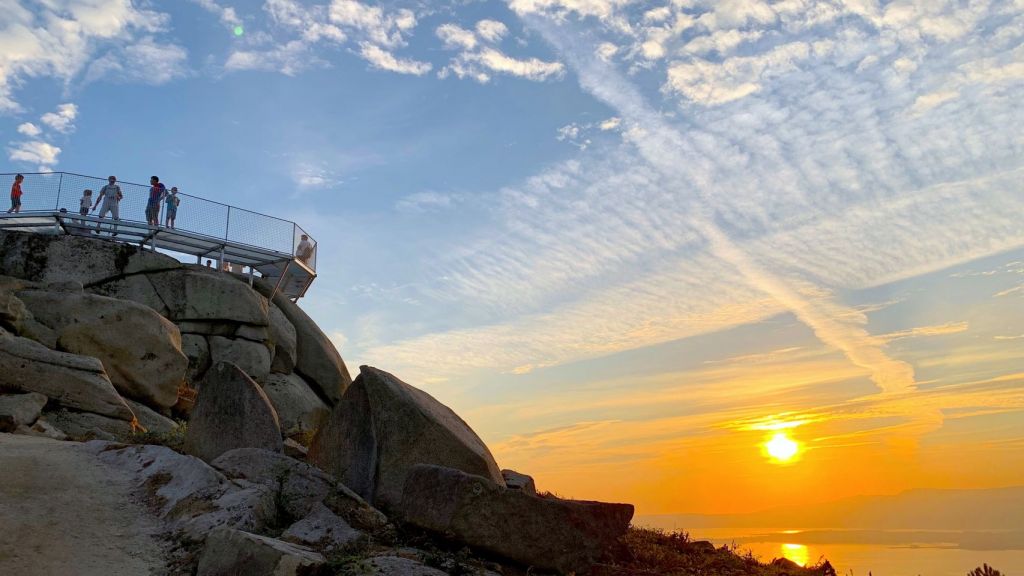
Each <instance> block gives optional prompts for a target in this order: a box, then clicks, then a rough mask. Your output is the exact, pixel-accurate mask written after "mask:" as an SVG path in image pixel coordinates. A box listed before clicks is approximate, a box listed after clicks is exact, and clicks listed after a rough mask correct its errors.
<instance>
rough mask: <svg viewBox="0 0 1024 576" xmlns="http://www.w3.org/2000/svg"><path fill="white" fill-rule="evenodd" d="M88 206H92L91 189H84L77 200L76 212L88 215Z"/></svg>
mask: <svg viewBox="0 0 1024 576" xmlns="http://www.w3.org/2000/svg"><path fill="white" fill-rule="evenodd" d="M90 208H92V190H89V189H86V190H85V192H83V193H82V199H81V200H79V201H78V213H79V214H81V215H82V216H88V215H89V209H90Z"/></svg>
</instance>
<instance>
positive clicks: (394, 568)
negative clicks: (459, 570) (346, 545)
mask: <svg viewBox="0 0 1024 576" xmlns="http://www.w3.org/2000/svg"><path fill="white" fill-rule="evenodd" d="M359 567H360V569H361V570H362V574H366V575H367V576H447V574H448V572H444V571H443V570H438V569H437V568H431V567H429V566H424V565H423V564H421V563H419V562H417V561H415V560H413V559H411V558H403V557H401V556H374V557H373V558H367V559H366V560H362V561H360V562H359Z"/></svg>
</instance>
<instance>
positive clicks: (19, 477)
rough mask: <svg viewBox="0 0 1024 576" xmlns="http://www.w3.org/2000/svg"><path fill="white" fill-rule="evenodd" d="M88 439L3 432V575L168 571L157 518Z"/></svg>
mask: <svg viewBox="0 0 1024 576" xmlns="http://www.w3.org/2000/svg"><path fill="white" fill-rule="evenodd" d="M130 491H131V490H130V485H129V483H128V479H127V477H126V476H125V475H124V474H123V473H121V472H120V471H119V470H117V469H116V468H111V467H109V466H106V465H104V464H103V463H101V462H99V461H98V460H97V459H96V457H95V456H93V455H91V454H89V453H88V452H86V451H85V450H84V449H83V448H82V445H81V444H78V443H75V442H57V441H55V440H46V439H42V438H32V437H27V436H14V435H12V434H0V574H12V575H13V574H18V575H21V576H37V575H38V576H43V575H47V576H49V575H54V576H56V575H66V574H75V575H77V576H122V575H123V576H137V575H146V574H158V573H160V572H162V571H163V566H164V560H163V558H164V556H163V553H162V551H161V548H160V545H159V543H158V541H157V540H156V539H155V538H154V537H153V534H155V533H156V532H157V530H158V524H157V521H156V519H155V518H153V516H152V515H150V514H149V513H148V512H147V511H146V510H145V509H143V508H142V507H141V506H140V505H138V504H136V503H135V502H134V501H133V500H132V498H131V497H130V496H129V494H130Z"/></svg>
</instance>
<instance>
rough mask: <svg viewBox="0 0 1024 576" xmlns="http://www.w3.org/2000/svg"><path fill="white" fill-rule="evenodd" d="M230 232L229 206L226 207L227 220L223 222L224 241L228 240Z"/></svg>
mask: <svg viewBox="0 0 1024 576" xmlns="http://www.w3.org/2000/svg"><path fill="white" fill-rule="evenodd" d="M230 232H231V206H228V219H227V220H226V221H225V222H224V239H225V240H227V239H228V234H230Z"/></svg>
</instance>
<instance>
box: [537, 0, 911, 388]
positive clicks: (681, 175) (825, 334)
mask: <svg viewBox="0 0 1024 576" xmlns="http://www.w3.org/2000/svg"><path fill="white" fill-rule="evenodd" d="M522 18H523V20H524V21H525V22H526V23H527V24H528V25H529V26H530V27H532V28H533V29H535V30H536V31H538V32H539V33H540V34H541V35H542V36H543V37H544V38H545V39H546V40H547V41H548V42H549V43H550V44H551V45H552V46H554V47H555V49H556V50H557V51H558V52H559V53H560V54H561V55H562V56H563V57H564V58H565V60H566V61H567V62H568V63H569V65H570V66H571V67H572V68H573V69H575V70H576V72H577V74H578V76H579V81H580V84H581V86H582V87H583V89H584V90H587V91H589V92H590V93H591V94H592V95H593V96H595V97H596V98H598V99H599V100H601V101H603V102H605V103H606V104H608V105H609V106H611V107H612V108H614V109H615V110H617V112H618V114H619V116H621V117H622V119H623V123H624V124H626V125H629V126H633V127H635V128H639V129H641V130H642V132H643V134H642V136H638V137H634V138H632V141H633V143H634V144H635V145H636V147H637V149H638V150H639V152H640V154H641V155H642V156H643V158H644V159H645V160H646V161H647V162H648V163H649V164H650V165H651V166H652V167H653V168H654V169H655V170H657V171H658V172H659V173H660V174H661V175H662V176H663V177H664V178H665V179H666V180H668V181H669V182H675V183H679V184H680V185H683V186H686V187H687V189H688V190H693V191H695V192H696V195H697V197H698V199H699V201H700V202H699V203H698V205H697V206H696V209H697V213H695V214H693V216H692V219H691V224H692V225H693V226H694V227H695V228H696V230H697V231H698V232H699V233H700V234H702V235H703V237H704V238H705V240H706V241H707V242H708V246H709V248H710V250H711V253H712V254H714V255H715V256H716V257H718V258H721V259H722V260H724V261H726V262H728V263H729V264H730V265H731V266H734V267H735V268H736V270H738V271H739V273H740V274H742V275H743V277H745V278H746V279H747V280H748V281H749V282H750V283H751V284H752V285H753V286H755V287H757V288H758V289H760V290H762V291H764V292H765V293H767V294H768V295H770V296H771V297H773V298H774V299H776V300H777V301H778V302H779V303H780V304H781V305H782V306H784V307H785V308H787V309H788V310H789V311H791V312H792V313H793V314H794V315H795V316H796V317H797V318H798V319H800V321H801V322H803V323H804V324H806V325H807V326H808V327H809V328H811V330H813V331H814V334H815V335H816V336H817V337H818V338H819V339H820V340H821V341H822V342H824V343H825V344H827V345H829V346H832V347H834V348H836V349H838V350H840V351H841V352H842V353H843V354H844V355H845V356H846V357H847V358H848V359H849V360H850V361H851V362H852V363H854V364H855V365H857V366H860V367H862V368H864V369H865V370H867V371H868V372H869V373H870V375H871V379H872V381H874V383H875V384H876V385H877V386H878V387H879V389H881V391H882V392H883V393H887V394H888V393H897V392H906V391H910V390H913V389H914V370H913V368H912V367H911V366H910V365H909V364H907V363H906V362H902V361H900V360H896V359H893V358H890V357H889V356H888V355H887V354H886V353H885V351H884V350H883V349H882V346H883V341H882V340H881V339H879V338H877V337H875V336H872V335H871V334H869V333H868V332H867V330H865V329H864V328H863V327H862V326H861V324H860V323H857V322H856V319H857V318H863V315H862V314H861V313H860V312H858V311H857V310H855V309H852V308H850V307H848V306H846V305H844V304H842V303H841V302H838V301H837V300H835V299H833V298H828V297H826V296H824V295H822V294H825V293H827V292H826V291H824V290H821V289H820V288H817V287H815V289H814V292H815V293H816V294H815V295H813V296H807V295H805V294H803V293H801V291H800V290H799V289H798V288H797V287H795V284H797V282H795V281H787V280H786V279H784V278H781V277H779V276H778V275H776V274H773V273H772V272H770V271H768V270H767V269H765V268H764V267H763V266H761V265H760V264H758V263H757V262H755V261H754V260H753V259H752V258H751V257H750V256H749V255H748V254H747V253H746V252H744V250H743V249H742V248H740V246H739V245H737V244H736V243H735V242H733V241H732V239H731V238H729V236H728V234H726V233H725V232H724V231H723V230H722V229H721V228H720V227H719V226H718V225H717V224H715V221H714V214H715V212H716V202H715V196H714V195H713V194H712V192H711V185H712V184H713V183H714V180H715V175H714V172H715V166H714V160H713V159H711V158H708V157H707V155H706V154H704V153H703V152H701V150H700V149H698V147H697V145H696V143H695V142H693V141H691V140H688V139H687V138H685V137H684V136H683V135H682V134H681V133H680V132H679V131H678V130H677V129H676V128H674V127H673V126H670V125H669V124H668V123H666V122H665V121H664V119H663V117H662V116H661V114H660V113H658V112H657V111H656V110H654V109H653V108H651V107H650V105H648V104H647V101H646V99H645V98H644V96H643V95H642V94H640V92H639V91H638V90H637V89H636V87H635V86H633V85H632V84H631V83H630V82H628V81H626V80H625V79H624V78H623V77H622V75H621V74H620V73H619V72H618V71H617V70H615V69H614V68H613V67H612V65H610V64H609V63H607V62H605V61H603V60H601V59H600V58H599V57H597V55H596V50H594V49H593V47H592V46H590V45H589V43H588V42H584V43H579V42H572V43H570V42H569V41H568V40H569V38H570V36H571V37H572V38H573V39H574V40H578V39H580V38H581V37H582V36H584V35H581V34H573V35H569V34H566V33H565V32H566V30H565V26H567V24H563V25H562V27H556V26H553V25H552V24H551V23H550V21H548V20H545V19H542V18H538V17H535V16H529V15H523V16H522ZM581 45H582V47H581ZM701 138H702V139H705V142H708V141H713V140H715V139H716V137H715V136H713V135H710V134H707V133H702V134H701ZM679 151H686V152H690V153H689V154H684V155H679V154H678V152H679ZM683 162H686V164H685V167H686V170H683V169H682V167H683ZM843 319H846V320H845V321H844V320H843Z"/></svg>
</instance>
